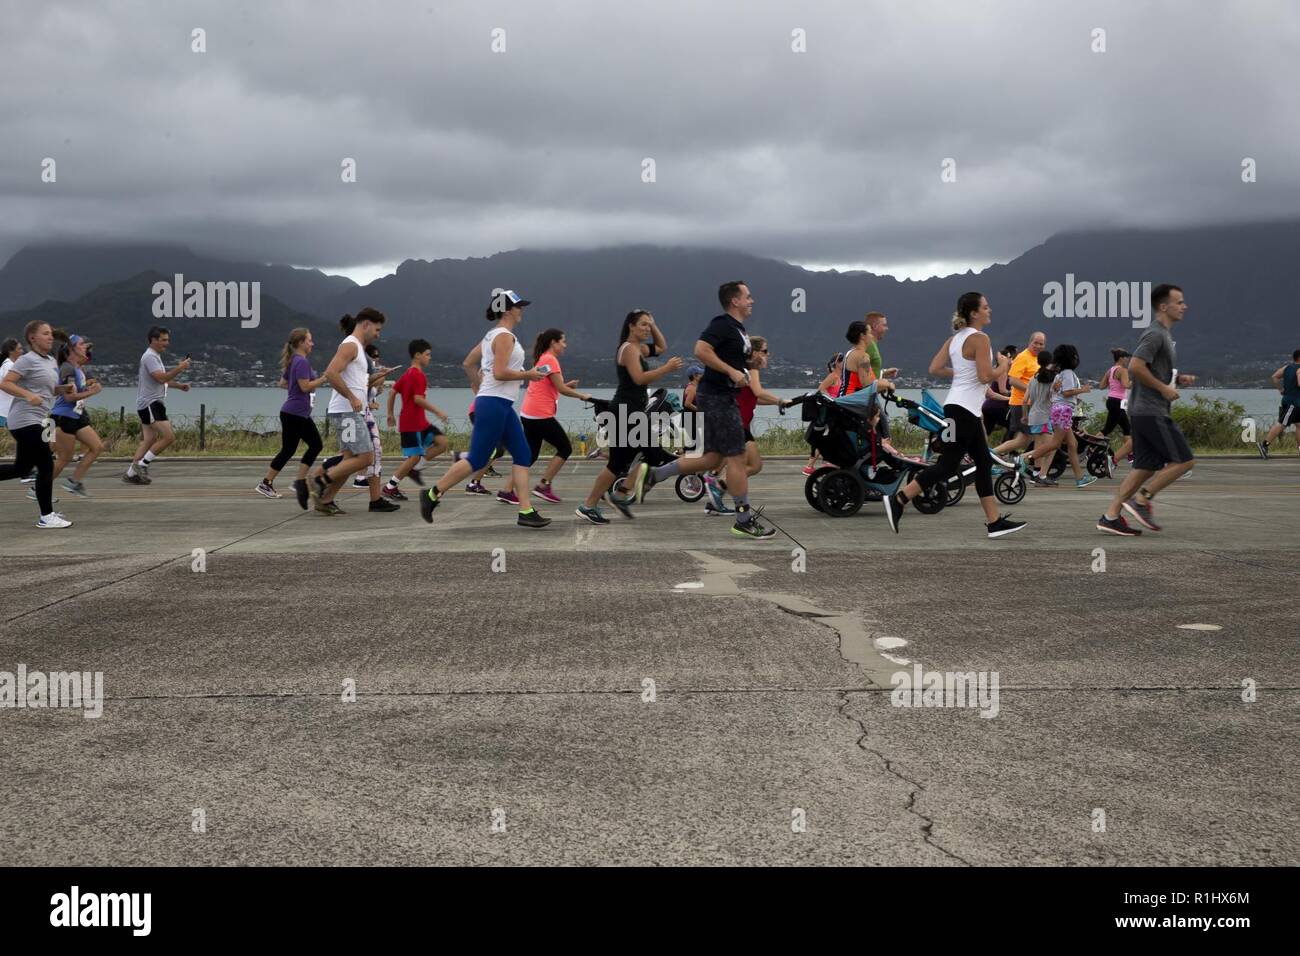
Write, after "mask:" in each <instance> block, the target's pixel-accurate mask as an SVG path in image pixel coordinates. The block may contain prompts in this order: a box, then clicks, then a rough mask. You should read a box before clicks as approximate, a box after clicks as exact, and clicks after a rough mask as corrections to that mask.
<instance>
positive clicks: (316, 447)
mask: <svg viewBox="0 0 1300 956" xmlns="http://www.w3.org/2000/svg"><path fill="white" fill-rule="evenodd" d="M302 437H303V440H304V441H306V442H307V451H306V452H304V453H303V456H302V460H301V461H300V462H299V464H298V480H299V481H302V480H304V479H305V478H306V477H307V473H308V472H310V471H311V466H312V465H314V464H315V463H316V456H317V455H319V454H320V453H321V449H322V448H324V447H325V442H324V440H322V439H321V437H320V430H319V429H318V428H317V427H316V423H315V422H314V421H312V420H311V419H310V418H308V419H307V420H306V423H305V424H304V425H303V426H302Z"/></svg>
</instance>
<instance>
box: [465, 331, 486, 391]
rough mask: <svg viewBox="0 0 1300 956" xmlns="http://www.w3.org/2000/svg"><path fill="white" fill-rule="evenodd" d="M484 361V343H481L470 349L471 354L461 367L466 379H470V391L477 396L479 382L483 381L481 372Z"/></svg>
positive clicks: (466, 357)
mask: <svg viewBox="0 0 1300 956" xmlns="http://www.w3.org/2000/svg"><path fill="white" fill-rule="evenodd" d="M482 361H483V343H482V342H480V343H479V344H478V345H476V346H474V347H473V348H472V349H470V352H469V354H468V355H466V356H465V361H463V362H461V363H460V367H461V368H463V369H464V370H465V377H466V378H468V379H469V388H470V391H472V392H474V393H475V394H478V386H479V382H480V381H482V379H483V374H482V373H481V372H480V371H479V368H480V365H481V363H482Z"/></svg>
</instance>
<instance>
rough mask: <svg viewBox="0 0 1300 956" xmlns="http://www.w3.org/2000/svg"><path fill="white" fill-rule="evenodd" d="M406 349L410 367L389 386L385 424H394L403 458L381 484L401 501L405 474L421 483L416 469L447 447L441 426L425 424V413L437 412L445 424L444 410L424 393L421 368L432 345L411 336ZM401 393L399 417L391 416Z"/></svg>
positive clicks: (388, 495)
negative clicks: (399, 439) (390, 387)
mask: <svg viewBox="0 0 1300 956" xmlns="http://www.w3.org/2000/svg"><path fill="white" fill-rule="evenodd" d="M406 351H407V352H408V353H409V354H410V356H411V367H410V368H408V369H407V370H406V371H405V372H403V373H402V376H401V377H400V378H399V379H398V380H397V382H396V384H394V385H393V389H392V391H390V392H389V393H388V427H389V428H392V427H394V426H397V430H398V432H399V433H400V435H401V439H402V454H403V455H405V456H406V458H405V459H404V460H403V461H402V463H401V464H400V465H398V466H397V471H396V472H394V474H393V477H392V478H389V479H388V483H387V484H385V485H384V497H385V498H394V499H396V500H398V501H405V500H406V495H404V494H402V489H401V487H400V485H401V483H402V479H403V478H405V477H406V476H407V475H410V476H411V480H412V481H414V482H415V483H416V484H417V485H423V484H424V478H423V477H421V475H420V469H421V468H423V467H424V466H425V464H426V463H428V462H431V461H433V460H434V459H435V458H437V457H438V456H439V455H441V454H442V453H443V452H444V451H446V450H447V447H448V446H447V436H446V435H444V434H443V433H442V429H440V428H437V427H436V426H434V425H430V424H429V416H428V414H427V413H429V412H432V413H433V414H434V415H437V416H438V418H439V419H441V420H442V423H443V424H444V425H445V424H447V413H446V412H444V411H443V410H442V409H440V408H439V407H438V406H437V405H434V404H433V403H432V402H430V401H429V400H428V399H427V398H426V397H425V395H426V394H427V393H428V390H429V380H428V378H427V377H426V376H425V372H424V370H425V369H426V368H428V367H429V362H430V361H432V360H433V346H432V345H430V344H429V343H428V342H427V341H426V340H425V339H412V340H411V342H410V344H408V345H407V347H406ZM399 395H400V396H402V412H401V416H400V418H394V417H393V404H394V403H395V402H396V401H397V396H399Z"/></svg>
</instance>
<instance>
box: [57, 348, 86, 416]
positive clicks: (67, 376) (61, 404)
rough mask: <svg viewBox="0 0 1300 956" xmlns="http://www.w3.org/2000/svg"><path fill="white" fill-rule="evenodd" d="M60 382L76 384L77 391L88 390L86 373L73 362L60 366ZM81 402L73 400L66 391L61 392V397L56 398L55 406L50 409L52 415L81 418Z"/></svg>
mask: <svg viewBox="0 0 1300 956" xmlns="http://www.w3.org/2000/svg"><path fill="white" fill-rule="evenodd" d="M59 384H60V385H72V386H75V389H74V390H75V391H78V392H84V391H85V390H86V373H85V372H83V371H82V370H81V369H80V368H78V367H77V366H76V365H75V364H73V363H72V362H64V363H63V364H62V365H60V366H59ZM79 404H80V403H78V402H74V401H72V399H70V398H68V396H67V394H66V393H64V392H59V397H58V398H56V399H55V400H54V407H52V408H51V409H50V414H51V415H63V416H65V417H67V418H79V417H80V416H81V409H80V408H79V407H78V405H79Z"/></svg>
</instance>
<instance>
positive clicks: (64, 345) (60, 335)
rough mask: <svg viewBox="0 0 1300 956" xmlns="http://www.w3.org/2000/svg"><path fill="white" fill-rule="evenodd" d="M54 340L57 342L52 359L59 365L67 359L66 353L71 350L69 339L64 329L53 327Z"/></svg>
mask: <svg viewBox="0 0 1300 956" xmlns="http://www.w3.org/2000/svg"><path fill="white" fill-rule="evenodd" d="M52 334H53V335H54V341H55V342H56V343H58V344H57V347H56V348H57V351H55V353H54V359H55V361H57V362H58V363H59V364H60V365H62V364H63V363H64V362H66V361H67V360H68V355H69V354H70V353H71V352H72V344H71V339H70V337H69V336H68V333H67V331H66V330H65V329H54V330H53V333H52Z"/></svg>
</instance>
